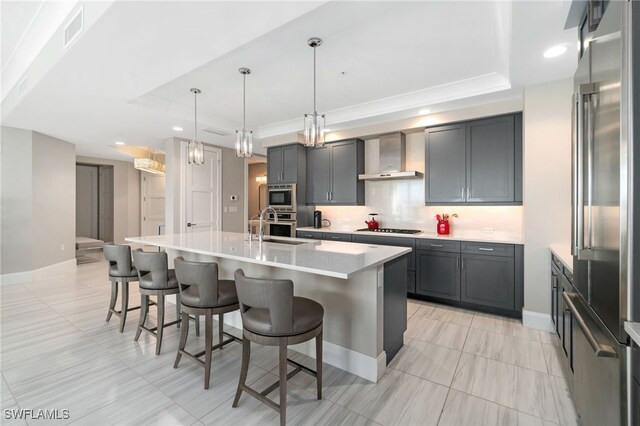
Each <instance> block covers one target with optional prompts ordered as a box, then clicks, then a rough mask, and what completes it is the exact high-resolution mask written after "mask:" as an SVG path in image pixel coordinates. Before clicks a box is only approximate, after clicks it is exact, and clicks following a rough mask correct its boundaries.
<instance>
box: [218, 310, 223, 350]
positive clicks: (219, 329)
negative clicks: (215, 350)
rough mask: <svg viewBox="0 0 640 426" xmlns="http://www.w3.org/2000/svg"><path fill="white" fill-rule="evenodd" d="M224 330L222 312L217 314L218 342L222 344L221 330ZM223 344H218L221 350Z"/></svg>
mask: <svg viewBox="0 0 640 426" xmlns="http://www.w3.org/2000/svg"><path fill="white" fill-rule="evenodd" d="M223 331H224V314H220V315H218V343H220V344H222V338H223V335H222V332H223ZM222 348H223V346H220V350H222Z"/></svg>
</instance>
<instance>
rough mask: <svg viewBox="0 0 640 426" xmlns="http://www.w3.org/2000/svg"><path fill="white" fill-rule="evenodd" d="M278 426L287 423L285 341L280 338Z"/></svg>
mask: <svg viewBox="0 0 640 426" xmlns="http://www.w3.org/2000/svg"><path fill="white" fill-rule="evenodd" d="M279 352H280V357H279V358H280V361H279V364H280V426H285V425H286V424H287V342H286V340H285V339H280V351H279Z"/></svg>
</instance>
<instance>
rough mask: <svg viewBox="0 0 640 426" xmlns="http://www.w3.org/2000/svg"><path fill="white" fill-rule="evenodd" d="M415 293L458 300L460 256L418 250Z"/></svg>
mask: <svg viewBox="0 0 640 426" xmlns="http://www.w3.org/2000/svg"><path fill="white" fill-rule="evenodd" d="M416 264H417V271H416V272H417V274H418V280H417V282H416V293H417V294H422V295H425V296H432V297H438V298H441V299H449V300H460V254H458V253H443V252H436V251H427V250H418V252H417V255H416Z"/></svg>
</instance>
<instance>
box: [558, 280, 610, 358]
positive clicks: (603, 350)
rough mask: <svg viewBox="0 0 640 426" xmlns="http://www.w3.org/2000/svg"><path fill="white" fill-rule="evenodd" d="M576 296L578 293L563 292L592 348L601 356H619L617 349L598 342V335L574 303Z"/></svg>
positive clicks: (570, 309) (563, 296)
mask: <svg viewBox="0 0 640 426" xmlns="http://www.w3.org/2000/svg"><path fill="white" fill-rule="evenodd" d="M575 297H578V295H577V293H567V292H563V293H562V298H563V299H564V301H565V303H566V304H567V306H568V307H569V309H568V310H569V311H570V312H571V313H572V314H573V316H574V318H575V319H576V322H577V323H578V325H579V326H580V329H581V330H582V332H583V333H584V336H585V337H586V338H587V341H588V342H589V345H590V346H591V349H593V352H595V355H596V356H597V357H601V358H617V357H618V354H617V353H616V351H615V349H614V348H613V347H612V346H611V345H607V344H604V343H600V342H598V339H597V338H596V336H595V335H594V334H593V332H592V331H591V329H590V328H589V326H588V325H587V322H586V321H585V319H584V317H583V316H582V314H581V313H580V312H579V311H578V308H577V307H576V305H575V304H574V303H573V299H574V298H575Z"/></svg>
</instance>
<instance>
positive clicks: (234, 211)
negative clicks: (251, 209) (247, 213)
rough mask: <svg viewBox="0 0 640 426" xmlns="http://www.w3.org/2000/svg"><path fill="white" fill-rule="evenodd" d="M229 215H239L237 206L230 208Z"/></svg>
mask: <svg viewBox="0 0 640 426" xmlns="http://www.w3.org/2000/svg"><path fill="white" fill-rule="evenodd" d="M229 213H238V208H237V207H236V206H231V207H229Z"/></svg>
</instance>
